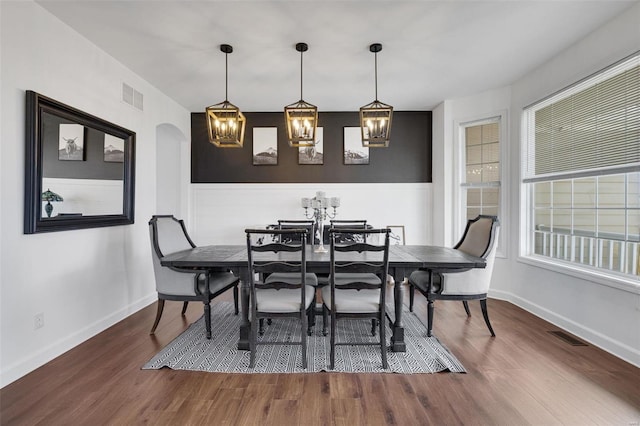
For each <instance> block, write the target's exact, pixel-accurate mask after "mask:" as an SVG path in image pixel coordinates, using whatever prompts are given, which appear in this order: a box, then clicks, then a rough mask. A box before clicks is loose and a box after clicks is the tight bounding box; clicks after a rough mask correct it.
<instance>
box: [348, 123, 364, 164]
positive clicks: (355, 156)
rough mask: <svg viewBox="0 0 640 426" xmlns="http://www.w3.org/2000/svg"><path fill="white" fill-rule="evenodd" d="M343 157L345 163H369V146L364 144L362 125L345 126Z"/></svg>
mask: <svg viewBox="0 0 640 426" xmlns="http://www.w3.org/2000/svg"><path fill="white" fill-rule="evenodd" d="M342 158H343V161H344V164H345V165H366V164H369V147H364V146H362V134H361V132H360V127H345V128H344V143H343V154H342Z"/></svg>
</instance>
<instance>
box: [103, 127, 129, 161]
mask: <svg viewBox="0 0 640 426" xmlns="http://www.w3.org/2000/svg"><path fill="white" fill-rule="evenodd" d="M104 161H107V162H110V163H124V139H121V138H117V137H115V136H112V135H110V134H108V133H105V134H104Z"/></svg>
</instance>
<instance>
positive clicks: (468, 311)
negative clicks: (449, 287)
mask: <svg viewBox="0 0 640 426" xmlns="http://www.w3.org/2000/svg"><path fill="white" fill-rule="evenodd" d="M462 305H463V306H464V310H465V312H466V313H467V316H468V317H470V316H471V311H470V310H469V302H468V301H466V300H463V301H462Z"/></svg>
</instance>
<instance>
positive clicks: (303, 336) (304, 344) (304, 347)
mask: <svg viewBox="0 0 640 426" xmlns="http://www.w3.org/2000/svg"><path fill="white" fill-rule="evenodd" d="M307 315H308V310H307V312H300V317H301V318H300V322H301V323H302V324H300V325H301V327H300V344H301V345H302V368H304V369H305V370H306V369H307V335H306V333H305V331H307Z"/></svg>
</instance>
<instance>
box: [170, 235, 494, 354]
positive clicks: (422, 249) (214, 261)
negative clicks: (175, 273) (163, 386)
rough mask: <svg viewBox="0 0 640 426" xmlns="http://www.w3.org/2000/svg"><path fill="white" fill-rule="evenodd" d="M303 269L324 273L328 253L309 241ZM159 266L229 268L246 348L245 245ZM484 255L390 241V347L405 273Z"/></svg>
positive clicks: (463, 265)
mask: <svg viewBox="0 0 640 426" xmlns="http://www.w3.org/2000/svg"><path fill="white" fill-rule="evenodd" d="M355 256H357V254H356V255H355ZM306 262H307V272H313V273H323V274H328V273H329V269H330V255H329V253H328V252H317V251H314V247H313V246H312V245H308V246H307V251H306ZM161 264H162V266H169V267H179V268H198V269H206V270H210V271H212V272H217V271H232V272H233V273H234V274H235V275H236V276H238V277H239V278H240V281H241V293H240V295H241V315H242V319H241V323H240V330H239V331H240V337H239V340H238V349H240V350H249V335H250V331H251V325H250V322H249V263H248V258H247V247H246V246H245V245H208V246H198V247H195V248H192V249H188V250H183V251H178V252H175V253H171V254H168V255H166V256H164V257H163V258H162V260H161ZM485 266H486V262H485V260H484V259H482V258H480V257H476V256H471V255H469V254H466V253H464V252H462V251H460V250H456V249H453V248H449V247H441V246H432V245H392V246H390V247H389V275H391V276H392V277H393V278H394V281H395V285H394V288H393V295H394V298H393V305H394V306H393V312H388V320H389V323H390V326H391V330H392V333H391V350H392V351H394V352H405V351H406V344H405V340H404V325H403V323H402V309H403V290H402V284H403V281H404V278H405V277H408V276H409V275H410V274H411V272H413V271H415V270H418V269H424V270H429V271H431V272H435V273H437V272H447V273H452V272H463V271H467V270H469V269H472V268H484V267H485Z"/></svg>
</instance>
